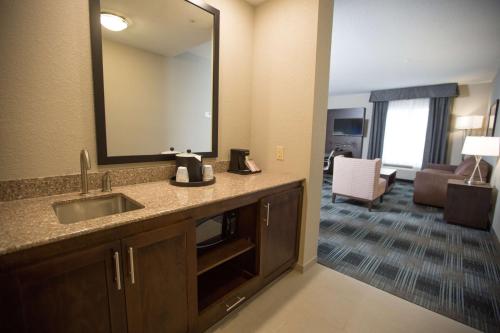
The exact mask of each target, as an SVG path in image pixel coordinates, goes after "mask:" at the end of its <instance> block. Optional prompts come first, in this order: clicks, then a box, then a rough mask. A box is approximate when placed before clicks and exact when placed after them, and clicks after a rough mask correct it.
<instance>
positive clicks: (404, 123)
mask: <svg viewBox="0 0 500 333" xmlns="http://www.w3.org/2000/svg"><path fill="white" fill-rule="evenodd" d="M428 119H429V98H418V99H407V100H398V101H390V102H389V109H388V111H387V120H386V124H385V136H384V151H383V154H382V163H383V164H384V165H390V166H395V167H402V168H412V169H420V167H421V166H422V158H423V156H424V147H425V138H426V137H425V136H426V131H427V123H428Z"/></svg>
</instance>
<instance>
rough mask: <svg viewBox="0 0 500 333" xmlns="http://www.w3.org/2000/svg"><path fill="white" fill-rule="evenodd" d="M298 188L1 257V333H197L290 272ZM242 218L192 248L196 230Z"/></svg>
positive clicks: (297, 227) (298, 210)
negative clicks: (225, 233) (206, 244)
mask: <svg viewBox="0 0 500 333" xmlns="http://www.w3.org/2000/svg"><path fill="white" fill-rule="evenodd" d="M301 207H302V184H301V183H300V182H297V183H293V184H287V185H285V186H281V187H277V188H274V189H268V190H265V191H261V192H258V193H251V194H248V195H245V196H242V197H237V198H232V199H230V200H226V201H224V202H218V203H214V204H209V205H206V206H201V207H196V208H193V209H191V210H188V211H183V212H178V213H174V214H171V215H166V216H160V217H156V218H153V219H151V220H147V221H142V222H141V223H133V224H131V225H130V226H121V227H117V228H116V229H113V230H104V231H101V232H96V233H94V234H91V235H85V236H81V237H77V238H75V239H72V240H64V241H61V242H60V243H56V244H50V245H47V246H42V247H40V248H33V249H30V250H26V251H23V252H22V253H13V254H11V255H7V256H3V257H0V283H2V286H3V287H2V289H1V290H0V297H1V302H0V331H1V332H50V333H58V332H110V333H114V332H129V333H135V332H141V333H148V332H151V333H153V332H154V333H156V332H158V333H161V332H203V331H205V330H206V329H207V328H209V327H210V326H211V325H213V324H214V323H215V322H217V321H219V320H220V319H222V318H223V317H224V316H226V315H227V314H228V313H230V312H231V311H233V310H235V309H237V308H238V307H239V306H240V305H241V304H243V303H244V302H246V301H247V300H248V299H250V298H251V297H252V296H253V295H255V294H256V293H257V292H258V291H259V290H261V289H262V288H264V287H265V286H266V285H267V284H269V283H270V282H272V281H273V280H274V279H276V278H277V277H278V276H279V275H281V274H283V272H285V271H287V270H289V269H290V268H291V267H293V266H294V265H295V263H296V262H297V257H298V243H299V232H300V220H301ZM229 210H237V211H238V220H237V222H238V228H237V234H236V235H235V237H234V238H233V239H231V240H230V241H227V242H226V243H223V244H220V246H219V247H214V248H212V249H210V251H204V252H200V251H197V249H196V233H195V225H196V221H197V220H198V219H205V218H208V217H212V216H214V215H217V214H221V213H222V212H225V211H229Z"/></svg>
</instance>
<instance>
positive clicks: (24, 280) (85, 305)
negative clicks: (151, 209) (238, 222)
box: [2, 221, 196, 333]
mask: <svg viewBox="0 0 500 333" xmlns="http://www.w3.org/2000/svg"><path fill="white" fill-rule="evenodd" d="M189 222H190V221H183V222H181V223H177V224H174V225H172V226H168V227H164V228H160V229H158V230H154V231H150V232H145V233H140V234H137V235H136V236H133V237H130V238H126V239H123V240H122V241H116V242H113V243H110V244H106V245H102V246H98V247H96V248H91V249H89V250H85V251H79V252H75V253H72V254H69V255H65V256H61V257H57V258H54V259H49V260H46V261H43V262H41V263H39V264H36V265H33V266H29V267H27V268H23V269H20V270H18V271H16V272H15V273H14V280H15V282H14V283H12V284H13V285H14V286H15V285H17V289H18V292H17V294H18V295H19V296H17V298H18V299H17V300H15V301H14V303H13V304H21V308H20V310H19V312H18V313H17V318H18V320H17V323H15V324H13V326H12V327H9V328H8V330H9V331H13V332H14V331H24V332H47V333H49V332H50V333H57V332H65V333H68V332H75V333H76V332H82V333H84V332H103V333H107V332H110V333H114V332H127V328H128V332H129V333H136V332H137V333H149V332H151V333H153V332H154V333H161V332H169V333H170V332H172V333H177V332H179V333H181V332H187V331H189V330H190V327H191V326H192V325H193V324H192V322H190V320H192V319H193V318H194V317H195V313H196V301H193V300H195V299H196V296H195V293H196V267H195V266H196V252H195V248H196V244H195V231H194V225H193V224H192V223H189ZM2 307H3V306H2ZM19 327H22V329H21V328H19Z"/></svg>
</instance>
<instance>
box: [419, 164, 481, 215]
mask: <svg viewBox="0 0 500 333" xmlns="http://www.w3.org/2000/svg"><path fill="white" fill-rule="evenodd" d="M475 164H476V161H475V160H474V157H469V158H467V159H465V160H464V161H463V162H462V163H460V165H458V166H454V165H447V164H429V165H428V166H427V168H426V169H424V170H422V171H419V172H417V176H416V177H415V181H414V186H415V190H414V192H413V202H415V203H417V204H423V205H429V206H436V207H444V205H445V203H446V190H447V187H448V179H460V180H465V179H466V178H469V177H470V176H471V174H472V171H473V170H474V166H475ZM479 169H480V170H481V175H482V176H483V179H485V180H489V177H490V173H491V166H490V165H489V164H488V163H487V162H485V161H481V163H480V164H479ZM476 175H477V178H479V175H478V173H477V172H476Z"/></svg>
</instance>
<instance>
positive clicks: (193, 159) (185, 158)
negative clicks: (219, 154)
mask: <svg viewBox="0 0 500 333" xmlns="http://www.w3.org/2000/svg"><path fill="white" fill-rule="evenodd" d="M175 165H176V169H177V168H178V167H180V166H182V167H186V168H187V171H188V175H189V182H201V181H202V180H203V171H202V170H203V158H202V156H201V155H197V154H193V153H191V149H188V150H187V151H186V152H185V153H181V154H177V155H175Z"/></svg>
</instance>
